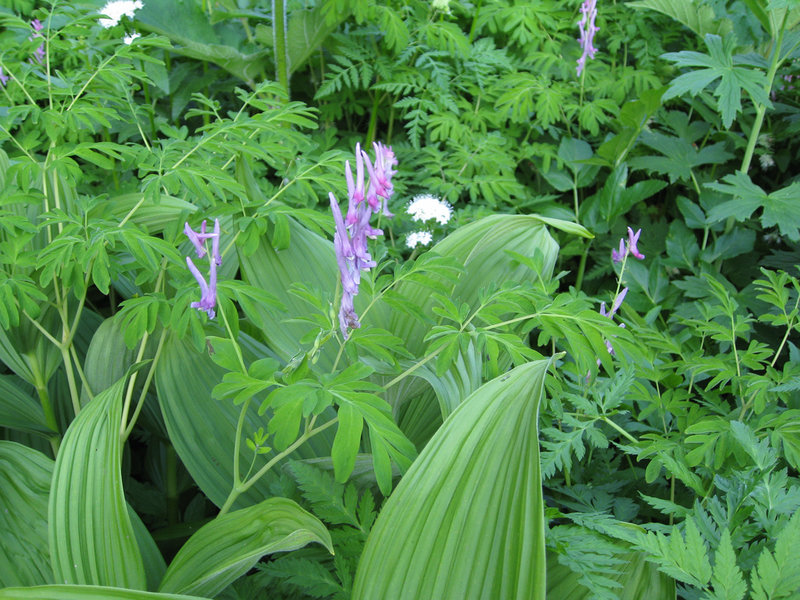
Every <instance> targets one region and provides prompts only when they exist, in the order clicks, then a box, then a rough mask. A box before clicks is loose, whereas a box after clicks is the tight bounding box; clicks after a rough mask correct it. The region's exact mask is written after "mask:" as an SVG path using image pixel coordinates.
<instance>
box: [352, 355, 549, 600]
mask: <svg viewBox="0 0 800 600" xmlns="http://www.w3.org/2000/svg"><path fill="white" fill-rule="evenodd" d="M548 364H549V362H548V361H536V362H531V363H527V364H524V365H521V366H519V367H517V368H516V369H514V370H512V371H510V372H508V373H506V374H505V375H502V376H501V377H498V378H496V379H494V380H492V381H490V382H489V383H487V384H485V385H484V386H482V387H481V388H479V389H478V390H477V391H476V392H475V393H473V394H472V395H471V396H470V397H469V398H467V399H466V400H465V401H464V402H463V403H462V404H461V405H460V406H459V407H458V408H457V409H456V410H455V411H454V412H453V414H452V415H450V417H449V418H448V419H447V420H446V421H445V423H444V424H443V425H442V427H441V428H440V429H439V431H437V432H436V434H435V435H434V436H433V438H431V440H430V442H429V443H428V445H427V446H426V447H425V449H424V450H423V451H422V453H421V454H420V456H419V458H417V460H416V461H415V462H414V464H413V465H412V466H411V468H410V469H409V470H408V473H406V475H405V476H404V477H403V478H402V479H401V480H400V484H399V485H398V486H397V489H396V490H395V492H394V493H393V494H392V496H391V497H390V498H389V500H388V501H387V502H386V504H385V505H384V507H383V509H382V510H381V513H380V514H379V516H378V519H377V521H376V522H375V525H374V527H373V529H372V532H371V533H370V536H369V538H368V539H367V544H366V546H365V548H364V553H363V555H362V557H361V561H360V563H359V565H358V571H357V573H356V579H355V584H354V590H353V598H354V600H367V599H369V600H383V599H386V600H389V599H391V600H405V599H408V600H412V599H413V600H417V599H420V598H436V599H437V600H450V599H453V600H456V599H457V600H466V599H472V598H474V599H479V598H491V599H492V600H510V599H515V600H538V599H543V598H544V597H545V596H544V593H545V550H544V512H543V502H542V487H541V472H540V468H539V446H538V432H537V417H538V410H539V402H540V400H541V396H542V390H543V385H544V377H545V372H546V370H547V367H548Z"/></svg>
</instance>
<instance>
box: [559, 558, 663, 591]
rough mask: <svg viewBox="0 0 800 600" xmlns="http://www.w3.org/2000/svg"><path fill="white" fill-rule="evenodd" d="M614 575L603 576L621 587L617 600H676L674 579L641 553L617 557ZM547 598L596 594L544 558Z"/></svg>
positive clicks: (567, 572)
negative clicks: (618, 561)
mask: <svg viewBox="0 0 800 600" xmlns="http://www.w3.org/2000/svg"><path fill="white" fill-rule="evenodd" d="M620 559H622V561H623V562H622V563H621V564H619V565H617V566H616V573H614V574H607V575H606V577H608V578H609V579H612V580H614V581H616V582H617V583H619V584H620V586H621V587H620V588H618V589H617V590H615V593H616V594H617V596H616V598H618V600H675V596H676V593H677V592H676V590H675V580H674V579H672V578H671V577H669V576H668V575H665V574H664V573H662V572H661V571H659V570H658V568H656V566H655V565H653V564H652V563H649V562H647V561H646V560H645V558H644V554H642V553H640V552H631V553H630V554H628V555H627V556H625V555H623V556H621V557H620ZM547 597H548V598H557V599H558V600H593V599H594V598H596V597H597V595H596V594H595V593H594V592H593V591H592V590H590V589H589V588H587V587H585V586H583V585H581V584H580V583H578V577H577V575H576V574H575V573H574V572H573V571H571V570H570V569H569V567H566V566H564V565H562V564H559V562H558V557H557V556H556V555H550V554H548V555H547Z"/></svg>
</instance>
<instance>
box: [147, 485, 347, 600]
mask: <svg viewBox="0 0 800 600" xmlns="http://www.w3.org/2000/svg"><path fill="white" fill-rule="evenodd" d="M311 542H317V543H319V544H322V545H323V546H325V547H326V548H327V549H328V550H329V551H330V552H331V553H333V546H332V542H331V536H330V534H329V533H328V530H327V529H325V526H324V525H323V524H322V522H321V521H320V520H319V519H317V518H316V517H315V516H314V515H312V514H311V513H309V512H306V511H305V510H303V509H302V508H300V506H298V505H297V503H295V502H294V501H292V500H289V499H288V498H270V499H269V500H265V501H263V502H261V503H260V504H256V505H255V506H250V507H248V508H243V509H241V510H237V511H235V512H232V513H228V514H225V515H223V516H221V517H217V518H216V519H214V520H213V521H211V522H210V523H208V524H206V525H204V526H203V527H201V528H200V529H199V530H198V531H197V533H195V534H194V535H192V537H190V538H189V540H188V541H187V542H186V543H185V544H184V545H183V547H182V548H181V549H180V551H179V552H178V554H177V555H176V556H175V558H174V559H173V561H172V564H170V566H169V568H168V569H167V573H166V575H165V576H164V581H163V582H162V584H161V591H165V592H175V593H181V594H203V595H206V596H215V595H217V594H218V593H219V592H221V591H222V590H223V589H225V588H226V587H227V586H228V585H229V584H230V583H232V582H233V581H235V580H236V579H238V578H239V577H240V576H242V575H244V574H245V573H246V572H247V571H249V570H250V569H251V568H253V566H255V564H256V563H257V562H258V560H259V559H260V558H261V557H262V556H264V555H265V554H271V553H273V552H286V551H288V550H296V549H297V548H302V547H303V546H305V545H306V544H309V543H311Z"/></svg>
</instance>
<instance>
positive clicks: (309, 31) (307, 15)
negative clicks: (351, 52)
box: [286, 4, 350, 73]
mask: <svg viewBox="0 0 800 600" xmlns="http://www.w3.org/2000/svg"><path fill="white" fill-rule="evenodd" d="M326 10H327V6H326V5H325V4H317V5H316V6H314V7H313V8H312V9H311V10H297V9H295V10H293V11H292V12H291V16H290V17H289V27H288V31H287V34H286V45H287V48H286V52H287V53H288V55H289V73H294V72H295V71H296V70H297V69H299V68H300V67H302V66H303V65H304V64H305V63H306V61H307V60H308V59H309V57H310V56H311V55H312V54H314V52H316V51H317V50H318V49H319V47H320V46H321V45H322V43H323V42H324V41H325V40H326V39H327V37H328V36H329V35H330V34H331V33H333V32H334V31H335V30H336V29H338V27H339V25H340V24H341V23H342V21H344V20H346V19H347V17H349V16H350V10H349V7H348V8H346V9H344V10H337V11H336V12H335V15H333V18H332V19H331V18H330V17H331V16H332V15H328V19H326V15H325V11H326ZM329 12H330V11H329Z"/></svg>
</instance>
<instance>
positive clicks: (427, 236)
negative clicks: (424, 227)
mask: <svg viewBox="0 0 800 600" xmlns="http://www.w3.org/2000/svg"><path fill="white" fill-rule="evenodd" d="M432 241H433V236H432V235H431V232H430V231H415V232H413V233H409V234H408V237H407V238H406V245H407V246H408V247H409V248H416V247H417V246H419V245H420V244H421V245H423V246H427V245H428V244H430V243H431V242H432Z"/></svg>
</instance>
